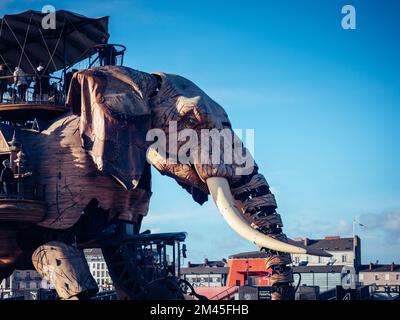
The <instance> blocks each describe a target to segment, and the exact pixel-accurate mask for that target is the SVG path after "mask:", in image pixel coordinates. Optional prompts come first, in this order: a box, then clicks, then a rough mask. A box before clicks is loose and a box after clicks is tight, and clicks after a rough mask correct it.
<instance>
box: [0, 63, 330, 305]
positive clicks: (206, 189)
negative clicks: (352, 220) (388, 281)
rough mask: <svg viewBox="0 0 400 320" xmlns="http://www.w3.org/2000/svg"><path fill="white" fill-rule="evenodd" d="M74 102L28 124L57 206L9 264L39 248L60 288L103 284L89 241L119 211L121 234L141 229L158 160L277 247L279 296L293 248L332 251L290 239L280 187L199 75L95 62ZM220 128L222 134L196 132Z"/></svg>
mask: <svg viewBox="0 0 400 320" xmlns="http://www.w3.org/2000/svg"><path fill="white" fill-rule="evenodd" d="M67 105H68V106H69V107H70V108H71V112H70V113H69V114H66V115H64V116H62V117H61V118H59V119H57V120H55V121H54V122H53V123H52V124H50V126H49V127H48V128H47V129H46V130H44V131H42V132H32V131H31V130H26V129H22V128H21V129H19V130H18V131H17V138H18V140H19V142H20V143H21V144H22V145H23V147H24V150H25V152H26V154H27V162H28V166H29V169H30V170H31V171H32V172H33V175H32V177H31V178H30V179H32V180H33V181H35V182H36V183H40V184H43V185H46V201H47V214H46V216H45V218H44V219H43V220H42V221H41V222H40V223H38V224H37V225H36V226H30V227H27V228H25V229H23V230H22V231H20V232H19V233H18V236H17V238H16V240H15V241H16V245H17V246H18V247H19V248H20V250H18V254H17V253H16V254H15V255H14V256H13V257H12V258H11V259H9V260H7V261H5V260H3V266H2V267H1V268H3V269H2V270H3V276H4V275H5V274H6V273H9V272H11V271H12V270H14V269H15V268H21V266H24V267H29V265H30V259H32V264H33V266H34V267H35V269H36V270H37V271H38V272H39V273H41V274H42V276H44V277H51V274H53V275H54V274H55V275H56V276H55V279H53V282H54V284H55V287H56V289H57V292H58V294H59V296H60V297H62V298H64V299H69V298H73V297H80V298H82V297H87V296H89V295H90V294H92V293H93V292H95V291H96V288H97V286H96V284H95V283H94V280H93V278H92V276H91V274H90V272H89V270H88V268H87V266H86V265H85V264H84V263H82V260H83V261H84V256H83V254H82V251H81V249H82V248H84V247H85V243H88V242H90V241H91V240H92V239H93V238H95V237H96V232H97V231H99V230H104V229H106V228H107V227H108V226H109V225H110V223H111V221H112V222H113V223H114V224H115V225H117V231H115V232H116V234H117V233H119V234H121V233H126V232H128V233H129V232H133V233H138V232H139V231H140V225H141V221H142V219H143V217H144V216H146V214H147V212H148V208H149V201H150V197H151V193H152V191H151V181H150V180H151V170H150V165H152V166H153V167H155V168H156V169H157V170H158V171H159V172H161V174H163V175H166V176H169V177H172V178H173V179H175V180H176V182H177V183H178V184H179V185H180V186H181V187H183V188H184V189H185V190H186V191H187V192H189V193H190V194H191V195H192V197H193V199H194V201H196V202H198V203H199V204H203V203H204V202H205V201H207V199H208V195H209V194H211V197H212V199H213V200H214V201H215V203H216V206H217V208H218V210H219V211H220V213H221V214H222V216H223V217H224V219H225V220H226V222H227V223H228V224H229V225H230V226H231V227H232V228H233V229H234V230H235V231H236V232H237V233H238V234H239V235H241V236H242V237H244V238H245V239H247V240H249V241H251V242H253V243H255V244H256V245H257V246H259V247H260V249H261V250H263V251H265V252H267V254H268V258H267V259H266V269H269V268H270V269H271V270H272V276H271V284H273V285H274V286H276V288H277V291H276V292H275V293H274V294H273V298H274V299H291V298H292V297H293V291H294V290H293V286H292V282H293V275H292V269H291V267H290V264H291V257H290V253H309V254H315V255H325V253H324V252H323V251H310V249H309V248H306V247H300V246H298V245H297V244H294V243H293V242H292V241H291V240H289V239H287V237H286V236H285V234H284V233H283V232H282V226H283V224H282V220H281V217H280V215H279V214H278V213H277V212H276V209H277V204H276V201H275V197H274V195H273V194H272V193H271V190H270V187H269V185H268V183H267V181H266V179H265V178H264V176H263V175H262V174H261V173H260V172H259V168H258V166H257V165H256V164H255V163H254V161H253V159H252V157H251V155H250V154H249V152H248V151H247V150H246V149H245V148H243V145H242V143H241V142H240V141H239V140H238V139H237V137H236V136H235V135H234V134H233V130H232V126H231V122H230V120H229V118H228V116H227V114H226V112H225V111H224V109H223V108H222V107H221V106H220V105H218V104H217V103H216V102H215V101H213V100H212V99H211V98H210V97H209V96H207V94H206V93H204V92H203V91H202V90H201V89H200V88H199V87H197V86H196V85H195V84H194V83H192V82H191V81H189V80H187V79H185V78H183V77H181V76H178V75H172V74H165V73H154V74H149V73H144V72H141V71H137V70H133V69H130V68H127V67H117V66H106V67H99V68H94V69H86V70H82V71H80V72H77V73H76V74H75V75H74V77H73V79H72V81H71V86H70V90H69V94H68V99H67ZM171 128H172V129H173V130H172V129H171ZM212 129H214V133H215V132H217V133H218V132H223V133H224V135H223V137H222V138H221V136H220V137H219V139H215V136H214V139H213V141H212V142H207V143H204V141H202V142H201V143H200V140H201V139H196V137H204V133H205V132H206V130H212ZM229 133H231V138H232V140H229V139H228V138H229V137H228V136H229ZM182 137H183V138H182ZM227 139H228V140H227ZM226 141H230V142H229V143H228V144H226ZM210 146H211V148H210ZM215 147H217V149H218V152H217V153H216V155H215V154H214V153H213V152H214V151H215V150H214V149H215ZM230 147H231V148H230ZM238 150H239V151H238ZM235 154H236V155H237V156H238V157H235ZM205 155H206V157H205ZM229 155H232V156H231V157H229ZM207 156H210V157H209V158H208V157H207ZM204 159H208V160H210V159H211V161H204ZM229 159H231V161H229ZM238 159H242V160H243V159H244V160H245V161H238ZM249 164H251V165H250V166H249ZM82 212H84V213H85V214H84V215H82ZM84 217H86V218H84ZM88 217H89V218H88ZM188 218H189V217H188ZM129 230H130V231H129ZM74 244H75V245H74ZM77 244H78V245H77ZM232 249H234V248H232ZM103 253H104V254H105V258H106V261H107V252H104V250H103ZM0 258H1V257H0ZM59 261H63V263H60V262H59ZM0 265H1V259H0ZM6 267H7V268H6ZM61 269H62V272H60V270H61ZM0 270H1V269H0ZM4 270H7V272H6V271H4ZM49 270H52V271H53V272H52V273H51V272H50V271H49ZM66 278H68V279H69V280H68V281H66V280H65V279H66ZM113 280H114V282H116V283H117V284H118V280H117V279H113Z"/></svg>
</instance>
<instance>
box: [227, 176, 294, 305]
mask: <svg viewBox="0 0 400 320" xmlns="http://www.w3.org/2000/svg"><path fill="white" fill-rule="evenodd" d="M232 193H233V194H234V197H235V199H236V200H237V201H239V206H240V207H241V209H242V212H243V215H244V218H245V219H246V220H247V221H248V222H249V223H250V224H252V225H253V227H255V228H257V229H258V230H259V231H260V232H262V233H264V234H267V235H269V236H270V237H273V238H275V239H277V240H281V241H286V239H287V238H286V235H285V234H284V233H283V232H282V226H283V224H282V220H281V217H280V215H279V214H278V213H277V212H276V208H277V205H276V201H275V197H274V195H273V194H272V193H271V191H270V189H269V185H268V183H267V181H266V180H265V178H264V176H263V175H261V174H258V173H257V172H255V173H254V174H253V175H251V176H248V177H245V181H241V185H240V186H238V187H236V188H234V189H233V190H232ZM261 250H262V251H264V252H266V253H267V258H266V260H265V267H266V269H270V270H272V275H271V278H270V284H271V285H272V286H275V287H276V288H277V291H276V292H274V293H273V294H272V299H273V300H291V299H294V287H293V285H292V283H293V272H292V268H291V267H290V264H291V263H292V259H291V257H290V254H289V253H284V252H279V251H274V250H270V249H268V248H261Z"/></svg>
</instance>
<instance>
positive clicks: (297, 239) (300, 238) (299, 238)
mask: <svg viewBox="0 0 400 320" xmlns="http://www.w3.org/2000/svg"><path fill="white" fill-rule="evenodd" d="M293 240H294V241H303V238H302V237H296V238H294V239H293Z"/></svg>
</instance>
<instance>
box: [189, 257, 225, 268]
mask: <svg viewBox="0 0 400 320" xmlns="http://www.w3.org/2000/svg"><path fill="white" fill-rule="evenodd" d="M225 266H226V260H225V259H222V260H208V259H204V262H203V263H192V262H190V261H189V262H188V268H194V267H205V268H213V267H225Z"/></svg>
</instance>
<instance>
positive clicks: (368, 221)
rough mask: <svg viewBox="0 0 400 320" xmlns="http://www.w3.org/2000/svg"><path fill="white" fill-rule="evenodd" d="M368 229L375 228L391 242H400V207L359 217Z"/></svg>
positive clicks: (374, 229)
mask: <svg viewBox="0 0 400 320" xmlns="http://www.w3.org/2000/svg"><path fill="white" fill-rule="evenodd" d="M359 220H360V222H361V223H362V224H364V225H365V226H366V230H373V231H376V232H378V233H379V234H381V235H382V236H383V238H384V239H385V240H386V241H387V242H388V243H390V244H400V209H392V210H389V211H385V212H381V213H366V214H362V215H361V216H360V218H359Z"/></svg>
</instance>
